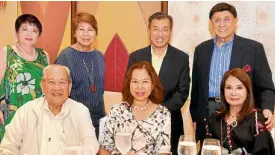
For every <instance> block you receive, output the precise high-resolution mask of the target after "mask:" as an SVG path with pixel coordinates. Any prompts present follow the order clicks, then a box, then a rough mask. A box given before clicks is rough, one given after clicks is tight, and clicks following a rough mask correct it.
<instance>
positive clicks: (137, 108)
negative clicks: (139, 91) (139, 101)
mask: <svg viewBox="0 0 275 155" xmlns="http://www.w3.org/2000/svg"><path fill="white" fill-rule="evenodd" d="M151 104H152V102H151V101H150V100H148V102H147V103H146V104H145V105H143V106H138V105H132V107H133V109H135V110H147V109H148V108H149V107H150V105H151Z"/></svg>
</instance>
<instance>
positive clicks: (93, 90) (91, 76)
mask: <svg viewBox="0 0 275 155" xmlns="http://www.w3.org/2000/svg"><path fill="white" fill-rule="evenodd" d="M91 61H92V67H91V71H89V69H88V67H87V64H86V62H85V60H84V59H83V64H84V67H85V69H86V71H87V73H88V74H89V81H90V83H91V84H90V92H92V93H94V92H95V91H96V87H95V83H94V61H93V60H91Z"/></svg>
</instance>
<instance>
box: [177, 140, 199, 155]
mask: <svg viewBox="0 0 275 155" xmlns="http://www.w3.org/2000/svg"><path fill="white" fill-rule="evenodd" d="M196 153H197V149H196V140H195V137H194V136H193V135H182V136H180V139H179V144H178V154H179V155H187V154H188V155H196Z"/></svg>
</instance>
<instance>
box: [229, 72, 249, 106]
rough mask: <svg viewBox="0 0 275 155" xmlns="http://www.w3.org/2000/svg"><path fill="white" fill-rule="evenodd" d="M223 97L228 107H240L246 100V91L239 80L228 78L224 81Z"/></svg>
mask: <svg viewBox="0 0 275 155" xmlns="http://www.w3.org/2000/svg"><path fill="white" fill-rule="evenodd" d="M224 97H225V100H226V102H227V103H228V104H229V105H230V106H235V107H242V106H243V104H244V102H245V100H246V98H247V89H246V87H245V86H244V84H243V83H242V82H241V81H240V80H239V79H237V78H236V77H234V76H229V77H228V78H227V80H226V81H225V87H224Z"/></svg>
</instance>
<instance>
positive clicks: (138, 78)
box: [130, 68, 153, 102]
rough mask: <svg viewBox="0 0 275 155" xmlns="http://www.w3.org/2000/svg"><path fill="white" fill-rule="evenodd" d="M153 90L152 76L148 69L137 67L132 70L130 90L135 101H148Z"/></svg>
mask: <svg viewBox="0 0 275 155" xmlns="http://www.w3.org/2000/svg"><path fill="white" fill-rule="evenodd" d="M152 90H153V84H152V80H151V77H150V76H149V74H148V72H147V71H146V69H144V68H142V69H135V70H133V72H132V78H131V81H130V92H131V94H132V96H133V97H134V101H133V102H136V101H141V102H142V101H147V100H148V98H149V96H150V94H151V92H152Z"/></svg>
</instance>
